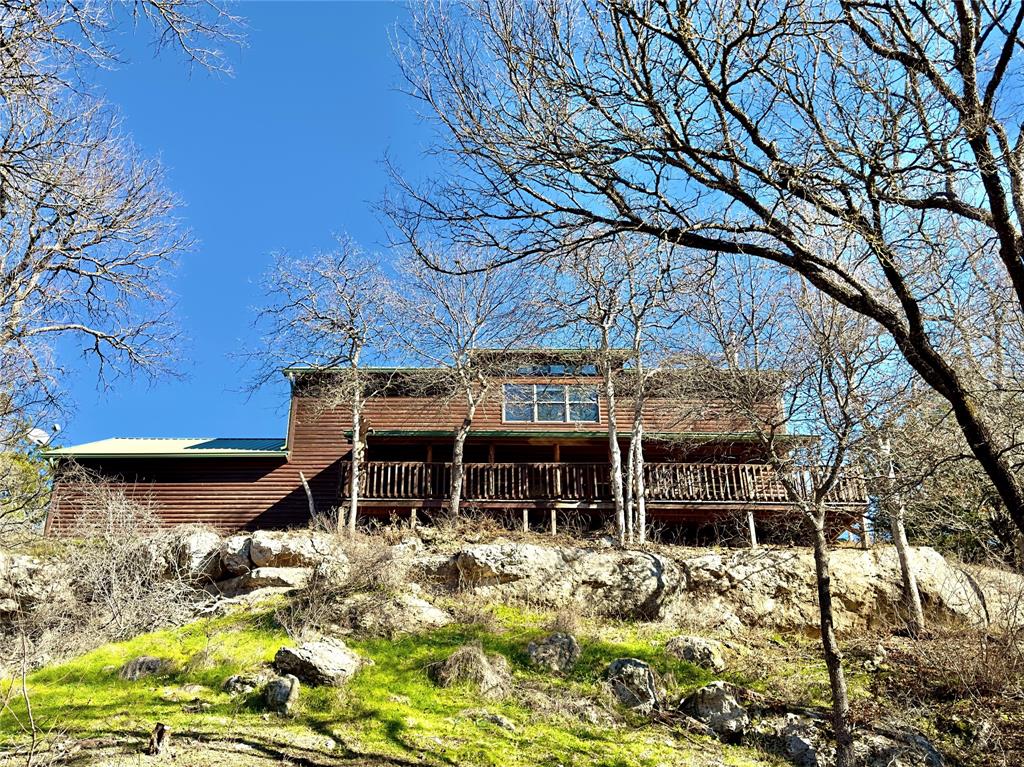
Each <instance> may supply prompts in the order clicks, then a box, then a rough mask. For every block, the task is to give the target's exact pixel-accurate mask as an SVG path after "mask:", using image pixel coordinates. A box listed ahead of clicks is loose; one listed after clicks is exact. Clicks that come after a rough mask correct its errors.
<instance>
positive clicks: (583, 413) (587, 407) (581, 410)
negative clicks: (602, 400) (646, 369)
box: [569, 402, 597, 423]
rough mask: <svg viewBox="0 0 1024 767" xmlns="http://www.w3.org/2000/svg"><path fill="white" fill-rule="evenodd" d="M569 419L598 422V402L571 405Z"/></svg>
mask: <svg viewBox="0 0 1024 767" xmlns="http://www.w3.org/2000/svg"><path fill="white" fill-rule="evenodd" d="M569 419H570V420H571V421H577V422H579V421H583V422H586V423H597V403H596V402H595V403H593V404H590V403H586V404H578V405H577V404H574V405H569Z"/></svg>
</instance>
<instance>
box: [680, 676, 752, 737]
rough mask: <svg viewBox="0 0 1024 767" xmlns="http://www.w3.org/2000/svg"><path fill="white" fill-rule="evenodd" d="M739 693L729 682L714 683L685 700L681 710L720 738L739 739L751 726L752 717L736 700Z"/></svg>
mask: <svg viewBox="0 0 1024 767" xmlns="http://www.w3.org/2000/svg"><path fill="white" fill-rule="evenodd" d="M737 693H738V690H737V688H735V687H734V686H733V685H731V684H729V683H728V682H712V683H711V684H709V685H706V686H704V687H701V688H700V689H699V690H697V691H696V692H695V693H693V695H691V696H690V697H688V698H687V699H686V700H684V701H683V702H682V704H681V708H682V709H683V710H684V711H685V712H686V713H688V714H690V715H691V716H693V718H694V719H697V720H698V721H701V722H704V724H706V725H708V727H710V728H711V729H712V730H714V731H715V732H716V733H718V734H719V735H720V736H726V737H730V738H738V737H740V736H742V735H743V733H744V732H745V731H746V729H747V726H748V725H749V724H750V716H749V715H748V714H747V710H746V709H745V708H744V707H743V706H741V705H740V703H739V701H738V700H736V695H737Z"/></svg>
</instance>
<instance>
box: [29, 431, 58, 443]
mask: <svg viewBox="0 0 1024 767" xmlns="http://www.w3.org/2000/svg"><path fill="white" fill-rule="evenodd" d="M25 436H26V437H28V441H29V442H31V443H32V444H33V445H40V446H42V445H46V444H48V443H49V441H50V440H51V439H52V438H53V435H52V434H51V433H50V432H48V431H46V429H39V428H35V429H29V432H28V434H26V435H25Z"/></svg>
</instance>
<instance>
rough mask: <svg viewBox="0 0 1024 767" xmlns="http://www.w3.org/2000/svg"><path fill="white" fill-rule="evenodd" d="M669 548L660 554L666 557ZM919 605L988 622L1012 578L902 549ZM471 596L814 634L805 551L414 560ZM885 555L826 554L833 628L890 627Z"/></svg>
mask: <svg viewBox="0 0 1024 767" xmlns="http://www.w3.org/2000/svg"><path fill="white" fill-rule="evenodd" d="M668 551H671V550H668ZM912 560H913V563H914V567H915V569H916V572H917V576H918V583H919V584H920V588H921V594H922V601H923V602H924V604H925V609H926V610H927V611H928V613H929V618H930V619H932V620H935V619H941V620H949V619H953V620H963V621H966V622H969V623H977V624H981V623H985V622H991V623H994V624H998V623H999V621H1000V616H1001V615H1005V614H1009V611H1010V610H1012V604H1013V600H1014V597H1015V595H1019V594H1021V593H1024V578H1022V577H1020V576H1018V575H1014V574H1010V573H1005V572H1000V571H995V570H987V569H981V568H967V567H958V566H955V565H953V564H952V563H950V562H949V561H947V560H946V559H945V558H944V557H942V555H940V554H939V553H938V552H936V551H935V550H934V549H930V548H927V547H919V548H916V549H914V550H913V552H912ZM410 572H412V573H414V574H417V575H418V576H420V577H423V578H425V579H427V580H433V581H434V582H440V583H442V584H447V585H448V586H450V587H453V588H462V589H469V590H472V591H473V592H475V593H477V594H480V595H481V596H485V597H489V598H494V599H505V600H513V601H515V600H522V601H528V602H530V603H531V604H537V605H540V606H543V607H547V608H552V609H559V608H566V607H573V608H576V609H581V610H584V611H588V612H592V613H594V614H597V615H601V616H607V617H620V618H628V619H645V620H664V621H667V622H669V623H676V624H679V625H701V626H705V627H707V628H708V629H710V630H713V631H715V632H716V633H720V634H726V635H730V634H735V633H736V632H737V631H738V630H739V629H741V628H742V627H743V626H761V627H771V628H776V629H786V630H798V631H804V632H813V631H815V630H816V627H817V625H818V614H817V594H816V590H815V583H814V558H813V555H812V553H811V552H810V550H808V549H796V548H789V549H771V548H766V547H764V548H760V549H755V550H751V549H736V550H731V551H730V550H725V551H721V550H718V551H709V550H707V549H703V550H700V549H679V550H677V551H671V555H669V553H659V554H652V553H647V552H638V551H618V550H615V549H609V548H599V549H587V548H581V547H563V546H542V545H537V544H528V543H511V542H509V543H490V544H479V545H471V546H466V547H463V548H462V549H461V550H459V551H458V552H457V553H455V554H454V555H453V556H450V557H448V558H446V559H445V558H441V557H439V556H437V555H421V556H420V557H418V558H417V559H415V560H414V561H413V564H412V568H411V571H410ZM901 582H902V580H901V577H900V572H899V561H898V559H897V557H896V552H895V550H893V549H892V548H891V547H888V546H877V547H875V548H874V549H871V550H869V551H862V550H860V549H849V548H843V549H838V550H836V551H834V552H833V553H832V586H833V593H834V606H835V612H836V616H835V617H836V626H837V629H838V630H839V631H840V632H843V633H847V634H849V633H852V632H856V631H863V630H865V629H874V628H881V627H885V626H888V625H891V624H892V623H893V622H895V621H896V619H897V616H898V612H899V605H900V601H901V588H902V587H901Z"/></svg>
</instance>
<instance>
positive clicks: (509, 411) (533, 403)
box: [505, 384, 599, 423]
mask: <svg viewBox="0 0 1024 767" xmlns="http://www.w3.org/2000/svg"><path fill="white" fill-rule="evenodd" d="M505 420H506V421H521V422H537V423H597V422H598V420H599V408H598V404H597V387H596V386H568V385H566V384H505Z"/></svg>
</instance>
